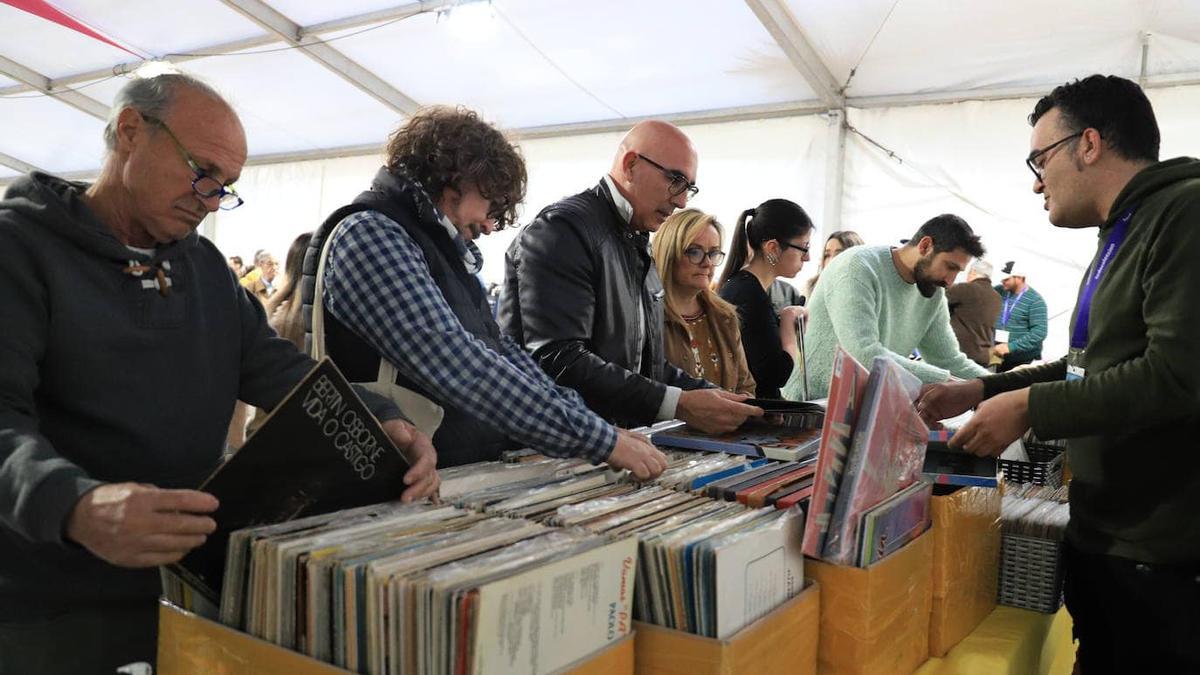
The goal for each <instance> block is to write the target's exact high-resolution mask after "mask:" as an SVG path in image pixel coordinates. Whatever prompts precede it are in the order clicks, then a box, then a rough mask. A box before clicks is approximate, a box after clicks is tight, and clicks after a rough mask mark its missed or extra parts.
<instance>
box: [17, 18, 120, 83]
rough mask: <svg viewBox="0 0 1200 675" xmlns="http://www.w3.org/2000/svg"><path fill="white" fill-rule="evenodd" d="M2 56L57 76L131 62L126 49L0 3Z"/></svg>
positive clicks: (34, 69) (43, 73) (46, 74)
mask: <svg viewBox="0 0 1200 675" xmlns="http://www.w3.org/2000/svg"><path fill="white" fill-rule="evenodd" d="M0 45H3V48H0V55H2V56H4V57H5V58H7V59H10V60H12V61H16V62H17V63H19V64H21V65H23V66H25V67H26V68H29V69H31V70H33V71H35V72H37V73H39V74H41V75H44V76H46V77H48V78H51V79H54V78H56V77H62V76H64V75H71V74H74V73H78V72H84V71H88V70H95V69H97V68H106V67H108V66H111V65H113V64H116V63H124V62H126V61H129V60H130V59H132V58H133V57H131V56H130V55H129V54H128V53H127V52H125V51H122V50H120V49H117V48H116V47H113V46H112V45H107V44H105V43H103V42H100V41H99V40H95V39H93V38H91V37H88V36H86V35H83V34H81V33H77V32H75V31H73V30H71V29H70V28H66V27H64V26H60V25H58V24H56V23H52V22H50V21H47V20H45V19H42V18H41V17H38V16H34V15H33V14H29V13H28V12H24V11H21V10H19V9H17V8H15V7H12V6H9V5H6V4H3V3H0Z"/></svg>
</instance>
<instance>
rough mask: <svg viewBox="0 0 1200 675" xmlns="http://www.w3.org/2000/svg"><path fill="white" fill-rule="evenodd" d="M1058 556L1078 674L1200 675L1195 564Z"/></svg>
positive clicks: (1199, 570)
mask: <svg viewBox="0 0 1200 675" xmlns="http://www.w3.org/2000/svg"><path fill="white" fill-rule="evenodd" d="M1064 555H1065V558H1064V563H1065V565H1066V588H1065V591H1066V599H1067V609H1068V610H1070V612H1071V618H1072V620H1073V621H1074V624H1075V628H1074V633H1075V639H1076V640H1078V641H1079V651H1078V654H1077V656H1076V660H1077V663H1078V665H1079V672H1080V673H1082V674H1083V675H1098V674H1103V673H1121V674H1124V673H1133V674H1137V675H1140V674H1142V673H1200V564H1196V565H1187V566H1178V567H1172V566H1163V565H1150V564H1146V563H1139V562H1137V561H1135V560H1129V559H1126V558H1118V557H1115V556H1108V555H1096V554H1091V553H1084V552H1082V551H1079V550H1078V549H1076V548H1074V547H1073V546H1071V545H1070V544H1067V545H1066V546H1065V547H1064Z"/></svg>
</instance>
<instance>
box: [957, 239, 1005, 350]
mask: <svg viewBox="0 0 1200 675" xmlns="http://www.w3.org/2000/svg"><path fill="white" fill-rule="evenodd" d="M991 276H992V264H991V263H989V262H987V261H986V260H976V261H975V263H974V264H973V265H971V267H970V269H969V270H968V271H967V281H966V282H965V283H960V284H954V285H953V286H951V287H950V288H949V289H948V290H947V291H946V304H947V305H948V306H949V308H950V327H951V328H952V329H954V336H955V337H957V338H958V346H959V348H960V349H962V352H963V353H964V354H966V355H967V358H969V359H971V360H972V361H974V362H975V363H978V364H979V365H981V366H983V367H984V368H986V367H988V365H989V362H990V361H991V356H992V353H991V352H992V345H993V344H994V340H995V337H996V318H997V317H999V316H1000V295H999V294H998V293H996V291H995V290H993V289H992V281H991Z"/></svg>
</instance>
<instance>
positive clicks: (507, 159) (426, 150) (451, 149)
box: [387, 106, 527, 229]
mask: <svg viewBox="0 0 1200 675" xmlns="http://www.w3.org/2000/svg"><path fill="white" fill-rule="evenodd" d="M387 167H388V168H389V169H398V168H401V167H403V169H404V170H405V171H407V172H408V174H409V175H410V176H412V177H413V178H414V179H416V180H418V181H420V183H421V185H422V186H424V188H425V190H426V191H427V192H428V193H429V196H430V198H432V199H433V200H434V201H437V200H438V199H439V198H440V197H441V195H442V191H443V190H445V189H446V188H448V187H449V188H454V189H456V190H457V189H460V186H462V185H463V184H464V183H467V184H471V185H474V186H475V187H476V188H478V190H479V194H480V195H482V196H483V198H484V199H487V200H488V201H490V202H491V203H492V209H493V211H492V213H491V214H489V215H491V216H493V217H495V218H496V228H497V229H500V228H502V227H504V226H505V225H508V224H511V223H512V222H513V221H515V220H516V218H517V205H518V204H520V203H521V201H522V200H523V199H525V184H526V180H527V176H526V173H525V160H524V159H523V158H522V157H521V153H520V152H519V150H518V149H517V146H516V145H514V144H512V143H510V142H509V141H508V139H506V138H505V137H504V134H502V133H500V131H499V130H497V129H496V128H495V127H493V126H492V125H490V124H488V123H487V122H484V121H483V120H481V119H479V115H478V114H477V113H476V112H475V111H474V110H468V109H467V108H464V107H462V106H459V107H456V108H451V107H448V106H433V107H430V108H425V109H424V110H421V111H419V112H417V114H415V115H413V116H412V117H411V118H409V120H408V122H406V123H405V124H404V125H403V126H401V127H400V128H399V129H397V130H396V131H395V132H394V133H392V135H391V136H390V137H389V138H388V144H387Z"/></svg>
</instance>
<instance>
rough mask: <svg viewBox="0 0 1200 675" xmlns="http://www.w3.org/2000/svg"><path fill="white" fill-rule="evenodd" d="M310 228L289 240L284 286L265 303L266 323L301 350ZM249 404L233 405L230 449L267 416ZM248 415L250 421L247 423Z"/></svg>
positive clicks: (255, 429) (242, 441) (239, 442)
mask: <svg viewBox="0 0 1200 675" xmlns="http://www.w3.org/2000/svg"><path fill="white" fill-rule="evenodd" d="M311 239H312V232H305V233H304V234H302V235H300V236H298V237H296V239H295V240H293V241H292V245H291V247H289V248H288V252H287V258H286V259H285V260H284V271H283V273H284V279H283V286H282V287H280V289H279V291H278V292H276V293H275V294H274V295H272V296H271V297H269V298H267V301H266V303H265V304H264V307H265V309H266V312H267V323H268V324H270V326H271V328H274V329H275V332H276V333H279V337H281V338H284V339H285V340H289V341H291V343H292V344H294V345H296V347H297V348H299V349H300V351H304V317H303V315H302V314H301V313H300V309H301V306H300V304H301V303H300V277H301V275H302V274H303V269H302V268H303V267H304V252H305V251H307V250H308V242H309V241H310V240H311ZM249 413H250V406H249V405H247V404H245V403H243V402H241V401H238V402H237V405H236V406H235V407H234V411H233V420H232V421H231V422H230V424H229V434H228V436H227V437H226V439H225V442H226V444H227V445H228V446H229V449H230V450H237V449H239V448H241V447H242V445H243V444H244V443H245V442H246V437H247V436H249V435H250V434H253V433H254V432H255V431H258V428H259V427H261V426H262V424H263V422H265V421H266V419H267V411H265V410H263V409H262V408H255V409H254V416H253V417H251V416H250V414H249ZM247 418H249V420H248V421H249V424H248V425H247Z"/></svg>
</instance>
